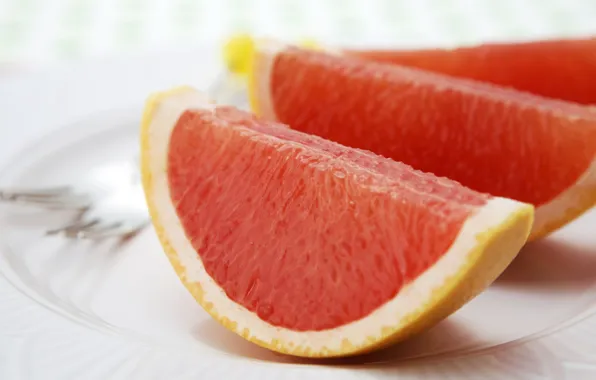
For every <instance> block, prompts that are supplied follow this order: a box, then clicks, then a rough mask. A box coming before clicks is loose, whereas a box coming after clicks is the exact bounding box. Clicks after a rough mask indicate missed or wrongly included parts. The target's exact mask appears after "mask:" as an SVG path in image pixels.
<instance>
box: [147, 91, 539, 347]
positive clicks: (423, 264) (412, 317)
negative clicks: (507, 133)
mask: <svg viewBox="0 0 596 380" xmlns="http://www.w3.org/2000/svg"><path fill="white" fill-rule="evenodd" d="M141 152H142V153H141V161H142V177H143V185H144V189H145V193H146V197H147V203H148V206H149V209H150V212H151V217H152V221H153V224H154V226H155V229H156V231H157V234H158V236H159V239H160V241H161V243H162V245H163V248H164V250H165V252H166V254H167V256H168V258H169V259H170V261H171V263H172V265H173V267H174V269H175V270H176V272H177V274H178V275H179V277H180V279H181V280H182V282H183V283H184V285H185V286H186V287H187V288H188V290H189V291H190V292H191V293H192V295H193V296H194V297H195V298H196V300H197V301H198V302H199V304H201V305H202V306H203V308H204V309H205V310H206V311H207V312H209V313H210V314H211V315H212V316H213V317H214V318H215V319H216V320H217V321H219V322H220V323H221V324H223V325H224V326H225V327H227V328H228V329H230V330H232V331H234V332H236V333H237V334H239V335H241V336H243V337H244V338H245V339H247V340H249V341H252V342H254V343H256V344H258V345H261V346H263V347H267V348H269V349H272V350H275V351H279V352H283V353H288V354H292V355H299V356H309V357H330V356H345V355H352V354H356V353H361V352H366V351H370V350H373V349H376V348H380V347H383V346H385V345H387V344H390V343H392V342H395V341H398V340H402V339H405V338H407V337H408V336H410V335H412V334H414V333H416V332H419V331H421V330H423V329H425V328H428V327H430V326H432V325H433V324H435V323H436V322H438V321H439V320H441V319H442V318H444V317H446V316H447V315H449V314H450V313H452V312H454V311H455V310H457V309H458V308H459V307H461V306H462V305H463V304H464V303H466V302H467V301H468V300H470V299H471V298H472V297H474V296H475V295H477V294H478V293H479V292H481V291H482V290H483V289H485V288H486V287H487V286H488V285H489V284H490V283H491V282H492V281H493V280H494V279H495V278H496V277H497V276H498V275H499V274H500V273H501V272H502V271H503V270H504V269H505V268H506V266H507V265H508V264H509V263H510V262H511V260H512V259H513V258H514V257H515V256H516V254H517V252H518V251H519V249H520V248H521V247H522V246H523V244H524V242H525V241H526V238H527V236H528V234H529V231H530V228H531V224H532V218H533V208H532V206H531V205H528V204H524V203H520V202H517V201H513V200H508V199H503V198H498V197H492V196H489V195H487V194H481V193H477V192H475V191H472V190H470V189H467V188H465V187H463V186H461V185H459V184H457V183H455V182H453V181H450V180H447V179H444V178H437V177H435V176H433V175H430V174H425V173H422V172H419V171H416V170H413V169H412V168H411V167H409V166H407V165H404V164H401V163H397V162H394V161H392V160H389V159H385V158H382V157H380V156H377V155H374V154H372V153H370V152H366V151H361V150H357V149H351V148H347V147H344V146H341V145H339V144H336V143H333V142H330V141H327V140H324V139H322V138H319V137H316V136H310V135H306V134H303V133H300V132H297V131H293V130H291V129H289V128H287V127H286V126H283V125H279V124H276V123H273V122H266V121H263V120H260V119H258V118H256V117H254V116H253V115H251V114H248V113H246V112H242V111H239V110H237V109H234V108H231V107H219V106H216V105H214V104H212V103H210V102H209V101H207V100H206V99H205V98H204V97H203V96H202V95H201V94H200V93H198V92H196V91H195V90H193V89H191V88H178V89H174V90H172V91H169V92H164V93H161V94H156V95H154V96H152V97H151V99H150V100H149V101H148V104H147V106H146V109H145V114H144V117H143V122H142V128H141Z"/></svg>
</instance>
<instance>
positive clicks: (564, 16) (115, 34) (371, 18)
mask: <svg viewBox="0 0 596 380" xmlns="http://www.w3.org/2000/svg"><path fill="white" fill-rule="evenodd" d="M237 32H250V33H254V34H256V35H261V36H275V37H279V38H282V39H287V40H296V39H302V38H305V37H308V38H313V39H315V40H319V41H323V42H325V43H328V44H339V45H352V46H354V45H360V46H372V45H374V46H430V45H435V46H437V45H441V46H445V45H456V44H471V43H477V42H481V41H490V40H506V39H531V38H541V37H558V36H575V35H590V34H596V0H0V63H7V62H10V63H15V62H16V63H19V62H29V63H31V62H34V63H44V62H56V61H64V60H72V59H79V58H88V57H94V56H106V55H118V54H123V53H124V54H128V53H138V52H145V51H156V50H160V49H162V50H163V49H172V48H175V49H179V48H185V47H192V46H198V45H200V44H204V43H207V42H213V41H221V40H223V39H224V38H226V36H229V35H230V34H232V33H237Z"/></svg>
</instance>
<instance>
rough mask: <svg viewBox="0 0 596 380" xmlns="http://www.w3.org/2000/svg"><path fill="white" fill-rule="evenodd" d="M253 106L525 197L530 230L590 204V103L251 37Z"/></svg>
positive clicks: (310, 129)
mask: <svg viewBox="0 0 596 380" xmlns="http://www.w3.org/2000/svg"><path fill="white" fill-rule="evenodd" d="M250 82H251V85H250V92H251V98H252V102H251V103H252V107H253V109H254V110H255V112H256V113H257V114H260V115H261V116H263V117H265V118H267V119H270V120H278V121H281V122H283V123H286V124H289V125H291V127H292V128H293V129H296V130H299V131H303V132H307V133H312V134H315V135H319V136H322V137H324V138H327V139H330V140H333V141H336V142H339V143H340V144H343V145H347V146H351V147H356V148H362V149H367V150H370V151H373V152H375V153H377V154H380V155H382V156H385V157H389V158H392V159H394V160H396V161H401V162H404V163H406V164H409V165H412V166H413V167H414V168H416V169H420V170H423V171H425V172H432V173H435V174H437V175H439V176H445V177H449V178H451V179H454V180H456V181H459V182H461V183H462V184H464V185H465V186H468V187H470V188H472V189H475V190H477V191H481V192H487V193H490V194H493V195H497V196H502V197H506V198H512V199H516V200H519V201H522V202H527V203H531V204H533V205H535V206H536V220H535V223H534V228H533V232H532V236H531V239H535V238H537V237H540V236H543V235H545V234H547V233H548V232H550V231H553V230H555V229H557V228H559V227H561V226H562V225H564V224H566V223H567V222H569V221H571V220H572V219H574V218H576V217H577V216H579V215H580V214H581V213H583V212H584V211H585V210H587V209H589V208H590V207H591V206H592V205H594V203H596V162H595V157H596V112H594V110H591V109H589V107H585V106H581V105H578V104H575V103H568V102H563V101H556V100H552V99H548V98H543V97H538V96H534V95H531V94H528V93H525V92H519V91H515V90H510V89H506V88H503V87H497V86H493V85H490V84H485V83H481V82H475V81H470V80H465V79H459V78H454V77H449V76H443V75H439V74H436V73H432V72H429V71H422V70H417V69H412V68H407V67H404V66H399V65H388V64H379V63H376V62H370V61H366V60H362V59H358V58H354V57H349V56H344V55H341V54H339V53H334V54H331V53H326V52H322V51H312V50H306V49H300V48H296V47H288V46H283V45H278V44H272V43H268V44H261V45H259V46H258V47H257V50H256V58H255V61H254V64H253V72H252V75H251V77H250Z"/></svg>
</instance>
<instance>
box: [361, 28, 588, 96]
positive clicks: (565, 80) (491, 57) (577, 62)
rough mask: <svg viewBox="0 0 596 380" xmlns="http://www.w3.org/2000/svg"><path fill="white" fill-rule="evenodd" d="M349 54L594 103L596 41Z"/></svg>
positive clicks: (564, 41) (542, 41) (366, 51)
mask: <svg viewBox="0 0 596 380" xmlns="http://www.w3.org/2000/svg"><path fill="white" fill-rule="evenodd" d="M349 53H350V54H354V55H358V56H360V57H363V58H367V59H372V60H376V61H380V62H387V63H394V64H400V65H404V66H411V67H416V68H419V69H424V70H430V71H435V72H438V73H441V74H446V75H451V76H455V77H461V78H469V79H474V80H478V81H483V82H489V83H493V84H497V85H501V86H506V87H512V88H515V89H517V90H520V91H527V92H532V93H535V94H537V95H542V96H546V97H551V98H559V99H563V100H567V101H573V102H577V103H582V104H596V38H578V39H557V40H541V41H521V42H498V43H486V44H482V45H477V46H465V47H459V48H454V49H424V50H353V51H350V52H349Z"/></svg>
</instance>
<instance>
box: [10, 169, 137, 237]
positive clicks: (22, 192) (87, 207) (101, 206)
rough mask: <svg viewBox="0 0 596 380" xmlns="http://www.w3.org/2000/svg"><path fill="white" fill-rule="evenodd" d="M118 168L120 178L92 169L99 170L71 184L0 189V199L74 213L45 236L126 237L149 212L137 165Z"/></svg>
mask: <svg viewBox="0 0 596 380" xmlns="http://www.w3.org/2000/svg"><path fill="white" fill-rule="evenodd" d="M118 167H119V168H120V172H122V170H121V169H124V171H125V173H124V174H125V177H124V180H123V179H122V178H119V179H118V180H114V179H113V178H110V177H109V175H108V176H107V177H106V173H108V174H109V173H110V171H113V168H112V167H104V168H96V169H101V170H95V171H90V172H91V173H92V174H93V175H92V176H91V178H87V180H86V181H83V183H81V184H78V185H74V186H59V187H47V188H38V189H17V188H15V189H0V201H4V202H8V203H14V204H18V205H31V206H36V207H43V208H46V209H51V210H70V211H75V212H76V217H75V218H74V220H72V221H70V222H68V223H66V224H64V225H61V226H58V227H50V228H48V229H47V230H46V231H45V233H46V235H63V236H65V237H68V238H75V239H103V238H108V237H117V238H127V237H130V236H133V235H135V234H136V233H138V232H140V231H141V230H142V229H143V228H144V227H146V226H147V225H148V224H149V214H148V211H147V207H146V204H145V198H144V194H143V190H142V186H141V183H140V177H139V174H138V170H137V169H138V167H136V166H133V165H127V164H125V165H123V164H122V163H119V165H118ZM127 172H129V173H127ZM121 174H122V173H121Z"/></svg>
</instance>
